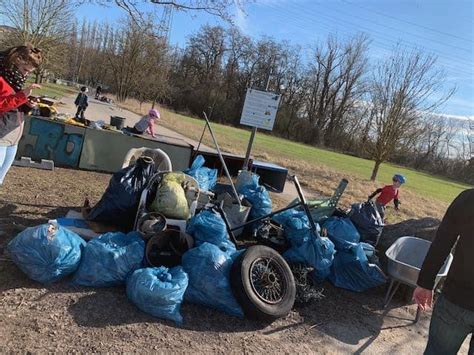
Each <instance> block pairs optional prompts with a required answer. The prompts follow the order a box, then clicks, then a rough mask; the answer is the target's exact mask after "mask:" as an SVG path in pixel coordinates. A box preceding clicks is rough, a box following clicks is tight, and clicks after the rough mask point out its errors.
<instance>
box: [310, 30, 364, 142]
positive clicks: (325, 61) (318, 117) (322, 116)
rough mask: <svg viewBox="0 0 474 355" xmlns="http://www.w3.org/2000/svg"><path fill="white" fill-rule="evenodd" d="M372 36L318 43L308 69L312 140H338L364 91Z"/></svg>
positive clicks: (334, 39) (328, 40) (331, 38)
mask: <svg viewBox="0 0 474 355" xmlns="http://www.w3.org/2000/svg"><path fill="white" fill-rule="evenodd" d="M367 46H368V38H367V37H366V36H364V35H360V36H356V37H354V38H353V39H351V40H349V41H348V42H346V43H342V42H340V41H338V40H337V39H336V38H334V37H329V38H328V39H327V42H326V43H323V44H320V45H318V46H317V47H316V49H315V51H314V54H313V58H312V60H311V63H310V65H309V69H308V70H307V73H306V82H305V92H306V100H305V101H306V103H305V108H306V117H307V119H308V121H309V123H310V126H311V129H312V132H311V133H312V134H311V137H309V138H310V140H311V142H312V143H317V144H318V143H326V144H327V145H330V144H331V142H334V141H337V138H338V136H340V133H341V132H342V131H343V129H344V127H345V124H344V119H345V118H346V117H347V115H346V114H347V113H349V111H350V110H351V109H353V108H354V107H355V105H356V103H357V101H358V100H360V99H361V96H362V94H363V93H364V82H363V80H362V79H363V75H364V74H365V72H366V63H367V59H366V51H367Z"/></svg>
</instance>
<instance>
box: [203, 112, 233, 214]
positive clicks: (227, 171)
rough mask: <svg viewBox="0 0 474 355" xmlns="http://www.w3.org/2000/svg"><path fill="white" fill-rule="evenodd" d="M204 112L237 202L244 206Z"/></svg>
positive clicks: (205, 116)
mask: <svg viewBox="0 0 474 355" xmlns="http://www.w3.org/2000/svg"><path fill="white" fill-rule="evenodd" d="M203 114H204V119H205V120H206V124H207V127H208V128H209V133H211V137H212V140H213V141H214V145H215V146H216V150H217V155H218V156H219V159H220V161H221V164H222V167H223V168H224V171H225V174H226V176H227V178H228V179H229V182H230V186H231V187H232V191H233V193H234V196H235V198H236V200H237V202H238V203H239V206H242V204H241V202H240V198H239V194H238V193H237V190H236V189H235V186H234V182H233V181H232V177H231V176H230V173H229V170H228V169H227V164H226V163H225V160H224V157H223V156H222V152H221V149H220V148H219V144H218V143H217V139H216V137H215V136H214V131H213V130H212V127H211V123H210V122H209V119H208V118H207V115H206V113H205V112H203Z"/></svg>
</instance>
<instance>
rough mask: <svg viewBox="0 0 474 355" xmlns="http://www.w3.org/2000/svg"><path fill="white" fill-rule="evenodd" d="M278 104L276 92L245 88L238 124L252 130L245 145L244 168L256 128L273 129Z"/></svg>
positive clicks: (278, 97)
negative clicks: (245, 93)
mask: <svg viewBox="0 0 474 355" xmlns="http://www.w3.org/2000/svg"><path fill="white" fill-rule="evenodd" d="M279 104H280V95H278V94H275V93H272V92H267V91H261V90H255V89H248V90H247V95H246V96H245V103H244V108H243V109H242V116H241V118H240V124H243V125H246V126H251V127H253V130H252V134H251V136H250V140H249V145H248V147H247V153H246V154H245V161H244V166H243V169H244V170H247V169H248V163H249V159H250V153H251V151H252V145H253V141H254V139H255V134H256V133H257V129H258V128H261V129H265V130H267V131H271V130H272V129H273V125H274V124H275V118H276V114H277V111H278V105H279Z"/></svg>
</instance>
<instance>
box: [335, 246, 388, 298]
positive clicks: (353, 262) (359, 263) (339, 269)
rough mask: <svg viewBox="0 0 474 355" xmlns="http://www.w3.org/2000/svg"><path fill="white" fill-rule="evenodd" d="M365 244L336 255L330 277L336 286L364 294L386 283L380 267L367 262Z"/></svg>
mask: <svg viewBox="0 0 474 355" xmlns="http://www.w3.org/2000/svg"><path fill="white" fill-rule="evenodd" d="M363 244H364V243H359V244H356V245H354V246H353V247H352V248H350V249H349V250H340V251H338V252H337V253H336V256H335V257H334V263H333V264H332V267H331V274H330V275H329V281H331V283H332V284H333V285H334V286H336V287H340V288H344V289H346V290H350V291H355V292H364V291H366V290H368V289H369V288H372V287H376V286H380V285H383V284H384V283H385V282H386V276H385V275H384V273H383V272H382V271H381V269H380V268H379V267H378V265H375V264H370V263H369V261H368V260H367V255H366V250H364V245H363Z"/></svg>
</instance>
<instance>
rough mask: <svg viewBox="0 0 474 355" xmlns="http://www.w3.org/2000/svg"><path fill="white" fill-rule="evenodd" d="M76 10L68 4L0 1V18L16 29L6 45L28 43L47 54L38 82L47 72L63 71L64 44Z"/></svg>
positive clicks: (60, 1)
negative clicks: (73, 12)
mask: <svg viewBox="0 0 474 355" xmlns="http://www.w3.org/2000/svg"><path fill="white" fill-rule="evenodd" d="M73 9H74V6H73V4H72V2H71V1H69V0H22V1H11V0H0V15H1V16H3V17H4V18H5V19H6V21H7V22H8V23H9V24H11V25H12V26H13V27H14V28H15V31H11V32H10V33H9V35H8V36H7V38H6V40H5V43H3V45H11V46H13V45H19V44H24V43H27V42H29V43H31V44H33V45H34V46H37V47H39V48H41V49H42V50H43V52H44V58H45V61H44V63H43V64H42V67H41V68H40V69H39V70H38V71H37V72H36V74H37V76H36V79H37V82H38V81H41V78H42V76H43V74H44V71H45V70H48V69H49V70H55V69H56V70H58V69H60V68H61V67H62V64H63V59H64V56H63V55H62V53H63V49H64V40H65V38H66V36H67V35H68V33H69V28H70V25H71V18H72V17H73V16H72V11H73Z"/></svg>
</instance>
